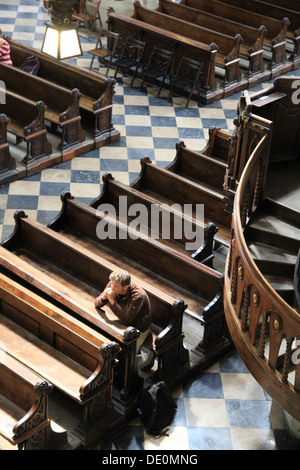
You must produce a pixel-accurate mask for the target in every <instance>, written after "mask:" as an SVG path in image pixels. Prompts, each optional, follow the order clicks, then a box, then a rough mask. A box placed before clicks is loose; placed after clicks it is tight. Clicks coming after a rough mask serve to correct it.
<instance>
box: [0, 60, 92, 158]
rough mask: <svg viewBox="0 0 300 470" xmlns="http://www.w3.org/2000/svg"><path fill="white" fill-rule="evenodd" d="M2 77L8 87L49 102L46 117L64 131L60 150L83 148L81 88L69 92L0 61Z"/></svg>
mask: <svg viewBox="0 0 300 470" xmlns="http://www.w3.org/2000/svg"><path fill="white" fill-rule="evenodd" d="M0 77H1V80H3V81H4V82H5V83H6V87H7V90H9V91H12V92H14V93H17V94H19V95H22V96H25V97H26V98H27V99H29V100H32V101H34V102H36V101H43V102H44V103H45V104H46V106H47V108H46V110H45V118H46V119H47V120H49V121H50V122H51V125H52V127H55V128H56V127H59V128H60V130H61V133H62V136H61V142H60V144H59V148H60V149H61V152H68V151H69V149H76V147H80V145H81V142H83V141H84V140H85V135H84V132H83V131H82V128H81V117H80V113H79V100H80V92H79V90H78V89H76V88H74V89H73V90H72V92H70V91H69V90H68V89H66V88H63V87H61V86H59V85H56V84H54V83H51V82H49V81H48V80H46V79H43V78H39V77H36V76H33V75H30V74H28V73H27V72H23V71H22V70H19V69H17V68H16V67H10V66H8V65H4V64H3V63H1V64H0ZM72 156H73V155H72Z"/></svg>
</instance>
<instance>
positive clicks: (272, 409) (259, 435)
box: [0, 0, 300, 451]
mask: <svg viewBox="0 0 300 470" xmlns="http://www.w3.org/2000/svg"><path fill="white" fill-rule="evenodd" d="M144 1H145V5H146V6H148V7H152V6H155V4H152V3H151V0H148V1H147V0H144ZM41 3H42V2H37V1H36V0H0V27H1V29H2V31H3V33H4V34H7V35H9V36H11V37H12V38H13V39H16V40H18V41H20V42H23V43H25V44H29V45H31V46H33V47H36V48H39V49H40V48H41V44H42V39H43V33H44V29H45V27H44V22H45V21H46V20H48V19H49V17H48V15H47V13H46V12H45V11H44V10H43V8H42V6H41ZM150 3H151V5H150ZM108 6H110V4H109V1H108V0H103V10H102V12H103V13H102V16H103V19H104V21H105V18H104V17H105V11H106V8H107V7H108ZM113 6H114V9H115V10H116V11H117V12H118V11H119V12H120V13H124V12H126V11H127V12H128V14H131V13H130V11H131V9H132V4H131V2H129V1H126V0H123V1H119V2H114V3H113ZM83 34H84V31H83ZM81 40H82V46H83V49H84V51H85V53H84V56H83V57H81V58H78V59H77V60H76V62H77V64H78V65H80V66H82V67H87V66H89V63H90V56H89V55H88V54H87V52H86V51H87V50H88V49H90V48H91V46H92V47H93V45H94V43H95V35H93V36H91V38H90V40H89V41H88V40H87V39H86V38H85V37H83V36H82V37H81ZM74 61H75V60H74ZM95 63H96V61H95ZM294 74H295V75H297V76H300V74H299V71H298V72H296V73H295V72H294ZM117 78H118V85H117V86H116V93H115V97H114V111H113V121H114V125H115V127H116V128H118V129H119V130H120V131H121V139H120V141H118V142H115V143H113V144H111V145H108V146H106V147H103V148H101V149H99V150H96V151H92V152H90V153H87V154H85V155H82V156H80V157H76V158H74V159H73V160H70V161H68V162H66V163H63V164H60V165H58V166H55V167H52V168H49V169H46V170H44V171H43V172H42V173H40V174H36V175H34V176H32V177H29V178H25V179H24V180H19V181H16V182H14V183H11V184H10V185H7V186H4V187H2V188H0V219H1V220H0V222H1V228H0V230H1V233H0V236H1V238H2V240H3V239H4V238H5V237H6V236H7V235H9V234H10V233H11V231H12V228H13V225H14V222H13V214H14V212H15V211H16V210H17V209H23V210H25V212H26V213H27V214H28V216H30V217H32V218H34V219H36V220H38V221H39V222H41V223H43V224H47V223H48V222H49V221H50V220H52V219H53V218H54V216H55V215H56V214H57V212H58V211H59V210H60V207H61V203H60V194H61V193H62V192H63V191H65V190H68V191H70V192H71V193H72V194H73V196H75V197H76V198H78V199H81V200H83V201H86V202H89V201H90V200H92V199H93V198H95V197H96V196H98V195H99V193H100V191H101V186H102V176H103V174H104V173H105V172H110V173H112V175H113V176H114V177H115V179H117V180H120V181H122V182H124V183H126V184H129V183H131V182H132V181H133V180H134V179H135V178H136V177H137V176H138V175H139V172H140V158H141V157H143V156H148V157H150V158H151V160H152V161H153V162H154V163H156V164H157V165H161V166H165V165H166V164H167V163H169V162H170V161H172V160H173V159H174V157H175V144H176V142H178V141H181V140H183V141H184V142H185V144H186V146H187V147H189V148H191V149H194V150H201V149H203V147H204V146H205V144H206V142H207V138H208V130H209V127H210V126H217V127H220V128H224V129H233V118H234V117H235V116H236V107H237V100H238V98H239V95H233V96H231V97H229V98H227V99H223V100H221V101H218V102H215V103H213V104H211V105H208V106H205V107H204V106H202V107H200V106H198V104H196V103H193V102H191V104H190V106H189V108H188V109H185V107H184V104H185V100H183V99H182V98H173V100H172V101H168V100H167V99H166V96H167V93H166V94H165V95H164V94H163V93H162V95H161V96H162V97H161V98H159V99H158V98H157V97H156V93H157V89H155V88H151V87H148V88H147V89H145V90H142V91H139V90H138V85H139V83H138V81H137V82H136V84H135V86H134V88H131V87H130V86H129V79H128V78H126V77H123V78H122V76H121V75H118V77H117ZM269 85H270V82H269V83H264V84H263V85H260V86H259V87H257V88H256V89H259V88H260V87H261V86H263V87H267V86H269ZM174 396H175V397H176V399H177V405H178V409H177V413H176V417H175V420H174V422H173V423H172V425H171V427H170V432H169V436H168V437H167V436H166V437H162V438H160V439H153V438H151V437H149V436H148V435H147V434H145V433H144V430H143V428H142V426H141V423H140V421H139V419H136V420H135V421H134V422H132V423H130V425H128V426H127V429H126V430H125V432H124V430H122V432H120V433H119V434H117V435H116V436H115V437H114V438H113V439H111V440H109V441H107V442H104V443H102V445H101V446H100V448H101V449H107V450H114V449H130V450H133V449H142V450H159V451H163V450H170V449H171V450H187V449H190V450H202V449H210V450H222V449H234V450H240V449H249V450H258V449H269V450H275V449H300V444H299V443H298V441H296V440H294V439H293V438H291V436H290V435H289V434H288V432H287V429H286V425H285V421H284V417H283V415H282V412H281V410H280V409H279V408H278V406H277V405H276V404H275V403H273V404H272V400H271V399H270V397H269V396H267V395H266V394H265V392H264V391H263V390H262V389H261V387H260V386H259V385H258V384H257V383H256V381H255V380H254V379H253V377H252V376H251V374H249V372H248V370H247V369H246V367H245V365H244V364H243V362H242V361H241V359H240V358H239V356H238V354H236V353H233V354H231V355H229V356H228V357H225V358H223V359H222V360H220V361H219V362H218V363H216V364H215V365H214V366H213V367H212V368H211V369H210V370H208V371H206V373H204V374H203V375H201V376H199V377H198V378H195V379H194V380H193V381H191V382H190V383H186V384H184V385H182V386H181V387H179V388H178V389H177V390H176V392H175V393H174ZM55 418H57V421H58V422H60V417H59V416H56V417H55ZM2 448H6V444H5V443H3V442H2V441H0V449H2Z"/></svg>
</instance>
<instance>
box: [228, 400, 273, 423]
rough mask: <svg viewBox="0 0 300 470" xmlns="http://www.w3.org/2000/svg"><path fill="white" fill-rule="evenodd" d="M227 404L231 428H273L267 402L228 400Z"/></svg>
mask: <svg viewBox="0 0 300 470" xmlns="http://www.w3.org/2000/svg"><path fill="white" fill-rule="evenodd" d="M225 403H226V409H227V415H228V421H229V425H230V426H232V427H234V428H256V429H270V428H271V423H270V415H269V408H268V406H267V403H266V401H264V400H226V401H225Z"/></svg>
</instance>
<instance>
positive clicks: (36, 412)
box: [0, 325, 52, 450]
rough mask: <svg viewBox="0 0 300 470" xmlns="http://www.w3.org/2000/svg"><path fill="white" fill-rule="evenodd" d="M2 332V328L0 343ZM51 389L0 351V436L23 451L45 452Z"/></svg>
mask: <svg viewBox="0 0 300 470" xmlns="http://www.w3.org/2000/svg"><path fill="white" fill-rule="evenodd" d="M4 333H5V330H2V325H1V341H2V335H4ZM51 390H52V386H51V385H50V384H49V383H48V382H46V381H44V380H43V379H42V378H41V377H40V376H38V375H37V374H36V373H34V372H33V371H30V370H29V369H28V368H27V367H25V366H24V365H23V364H21V363H19V362H18V361H17V360H16V359H14V358H13V357H11V356H10V355H9V354H8V353H7V352H6V351H3V350H2V351H1V362H0V435H1V436H2V437H3V438H4V439H6V440H7V441H8V442H9V443H10V444H11V445H12V446H18V448H19V449H22V450H23V449H24V450H45V449H46V447H47V436H46V429H47V428H48V427H49V424H50V420H49V418H48V415H47V413H48V395H49V393H50V392H51Z"/></svg>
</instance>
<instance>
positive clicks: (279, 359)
mask: <svg viewBox="0 0 300 470" xmlns="http://www.w3.org/2000/svg"><path fill="white" fill-rule="evenodd" d="M269 137H270V134H267V133H266V134H265V135H264V136H263V137H262V138H261V140H260V141H259V143H258V144H257V145H256V147H255V149H254V150H253V152H252V154H251V156H250V158H249V160H248V162H247V164H246V166H245V169H244V172H243V174H242V176H241V179H240V181H239V185H238V188H237V191H236V196H235V200H234V210H233V216H232V231H231V246H230V251H229V255H228V258H227V263H226V270H225V279H224V307H225V314H226V321H227V324H228V328H229V331H230V333H231V336H232V339H233V341H234V343H235V346H236V348H237V350H238V352H239V354H240V356H241V357H242V359H243V361H244V362H245V364H246V366H247V368H248V369H249V371H250V372H251V374H252V375H253V376H254V378H255V379H256V380H257V381H258V383H259V384H260V385H261V386H262V388H263V389H264V390H265V391H266V392H267V393H268V394H269V395H270V396H271V397H272V398H273V400H274V401H275V402H277V403H278V404H279V405H280V406H281V407H282V408H283V409H285V410H286V411H287V412H288V413H290V414H291V415H292V416H293V417H294V418H295V419H297V420H300V366H299V363H300V347H299V345H300V341H299V340H300V315H299V313H297V312H296V310H294V309H293V308H292V307H290V306H289V305H288V304H287V303H286V302H285V301H284V300H283V299H282V298H281V297H280V296H279V295H278V294H277V293H276V292H275V290H274V289H273V288H272V287H271V286H270V284H269V283H268V282H267V281H266V279H265V278H264V277H263V275H262V274H261V272H260V271H259V269H258V268H257V266H256V264H255V262H254V261H253V259H252V257H251V255H250V253H249V250H248V248H247V244H246V241H245V238H244V228H245V227H246V224H247V222H248V220H249V218H250V217H251V215H252V214H253V211H255V208H256V207H257V206H258V204H259V201H260V200H261V197H262V190H263V187H262V181H263V179H264V175H265V171H266V157H265V155H266V153H268V152H267V149H268V146H269V142H268V140H269Z"/></svg>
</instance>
